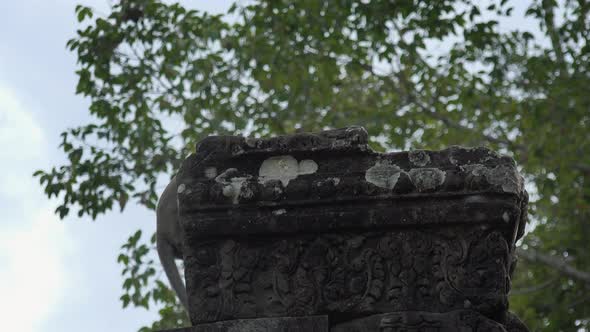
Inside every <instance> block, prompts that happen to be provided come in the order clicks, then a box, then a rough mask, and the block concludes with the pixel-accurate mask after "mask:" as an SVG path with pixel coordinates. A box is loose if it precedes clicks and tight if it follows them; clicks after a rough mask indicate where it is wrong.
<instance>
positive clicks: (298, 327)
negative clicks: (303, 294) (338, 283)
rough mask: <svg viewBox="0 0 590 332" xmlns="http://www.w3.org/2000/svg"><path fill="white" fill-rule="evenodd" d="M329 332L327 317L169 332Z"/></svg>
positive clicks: (261, 320) (264, 320)
mask: <svg viewBox="0 0 590 332" xmlns="http://www.w3.org/2000/svg"><path fill="white" fill-rule="evenodd" d="M300 331H305V332H328V331H329V327H328V317H327V316H311V317H277V318H257V319H237V320H231V321H222V322H216V323H208V324H199V325H196V326H193V327H186V328H181V329H175V330H169V332H300Z"/></svg>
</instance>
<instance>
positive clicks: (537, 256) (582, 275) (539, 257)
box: [516, 248, 590, 283]
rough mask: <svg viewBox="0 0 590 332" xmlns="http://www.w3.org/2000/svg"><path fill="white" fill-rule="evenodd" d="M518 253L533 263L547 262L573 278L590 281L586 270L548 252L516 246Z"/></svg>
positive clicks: (546, 263)
mask: <svg viewBox="0 0 590 332" xmlns="http://www.w3.org/2000/svg"><path fill="white" fill-rule="evenodd" d="M516 254H517V255H518V256H519V257H522V258H524V259H526V260H527V261H529V262H531V263H542V264H545V265H547V266H549V267H551V268H553V269H555V270H557V271H559V272H560V273H561V274H562V275H565V276H568V277H570V278H573V279H577V280H580V281H583V282H587V283H590V273H589V272H585V271H580V270H578V269H576V268H575V267H573V266H571V265H569V264H568V263H567V262H566V261H565V260H563V259H561V258H559V257H556V256H551V255H547V254H543V253H540V252H538V251H537V250H534V249H526V250H525V249H522V248H516Z"/></svg>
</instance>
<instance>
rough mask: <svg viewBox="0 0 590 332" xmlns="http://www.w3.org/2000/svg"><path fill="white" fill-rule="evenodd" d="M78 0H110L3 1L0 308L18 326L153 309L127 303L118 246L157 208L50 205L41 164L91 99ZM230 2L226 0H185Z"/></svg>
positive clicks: (213, 6)
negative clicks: (37, 175) (81, 61)
mask: <svg viewBox="0 0 590 332" xmlns="http://www.w3.org/2000/svg"><path fill="white" fill-rule="evenodd" d="M77 3H83V4H86V5H90V6H93V7H95V8H97V9H99V10H102V11H104V12H106V11H107V8H108V0H79V1H74V0H55V1H46V0H23V1H21V0H19V1H11V0H6V1H0V316H1V317H2V323H1V325H2V330H4V331H15V332H16V331H18V332H57V331H59V332H74V331H76V332H77V331H86V332H104V331H109V332H129V331H137V329H138V328H139V327H140V326H142V325H145V324H147V323H150V322H151V321H152V320H153V319H154V318H155V317H156V314H155V313H154V312H147V311H145V310H134V309H126V310H123V309H121V303H120V301H119V296H120V295H121V284H122V279H121V277H120V267H119V266H118V265H117V263H116V257H117V255H118V253H119V247H120V246H121V244H123V243H124V242H125V240H126V238H127V237H128V236H129V235H130V234H131V232H133V231H135V230H137V229H138V228H142V229H143V230H145V232H146V233H147V234H151V232H153V231H154V230H155V217H154V214H153V212H151V211H148V210H147V209H145V208H143V207H139V206H133V205H130V206H128V208H127V209H126V210H125V212H124V213H122V214H121V213H119V212H118V211H115V212H111V213H108V214H107V215H104V216H101V217H99V218H98V220H97V221H96V222H91V220H89V219H88V218H86V217H85V218H81V219H80V218H77V217H76V216H71V217H68V218H66V220H64V221H59V220H58V218H57V217H55V216H54V214H53V212H52V211H53V209H54V208H55V206H56V202H55V201H48V200H47V199H46V198H45V196H44V195H43V193H42V188H41V187H40V186H39V184H38V182H37V181H36V180H34V179H32V178H31V174H32V173H33V171H34V170H36V169H39V168H42V169H48V168H49V167H51V166H53V165H59V164H61V163H62V162H63V161H64V156H63V155H62V153H61V151H60V150H59V149H58V144H59V138H60V137H59V134H60V132H61V131H62V130H63V129H65V128H66V127H71V126H76V125H79V124H82V123H85V122H87V121H88V119H89V117H88V111H87V106H88V101H86V100H84V99H83V98H82V97H80V96H76V95H75V94H74V91H75V85H76V76H75V74H74V71H75V69H76V65H75V61H76V59H75V57H74V54H72V53H70V52H68V51H67V50H66V48H65V44H66V41H67V40H68V39H69V38H71V37H72V36H73V35H74V33H75V30H76V28H77V22H76V20H75V15H74V7H75V5H76V4H77ZM183 3H184V4H185V5H186V6H187V7H191V8H198V9H203V10H209V11H213V12H220V11H225V10H226V9H227V8H228V7H229V4H230V1H229V0H223V1H196V0H193V1H190V0H187V1H184V2H183Z"/></svg>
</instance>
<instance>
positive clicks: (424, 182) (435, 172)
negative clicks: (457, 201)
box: [409, 168, 446, 191]
mask: <svg viewBox="0 0 590 332" xmlns="http://www.w3.org/2000/svg"><path fill="white" fill-rule="evenodd" d="M409 174H410V180H412V183H413V184H414V186H416V189H418V191H426V190H432V189H436V187H438V186H440V185H441V184H443V183H444V182H445V176H446V174H445V172H444V171H441V170H440V169H438V168H413V169H411V170H410V172H409Z"/></svg>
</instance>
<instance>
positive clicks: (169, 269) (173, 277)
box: [156, 239, 189, 314]
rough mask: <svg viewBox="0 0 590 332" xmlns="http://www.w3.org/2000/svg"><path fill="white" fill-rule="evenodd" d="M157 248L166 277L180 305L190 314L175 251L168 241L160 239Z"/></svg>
mask: <svg viewBox="0 0 590 332" xmlns="http://www.w3.org/2000/svg"><path fill="white" fill-rule="evenodd" d="M156 246H157V248H158V256H159V257H160V262H161V263H162V267H163V268H164V272H165V273H166V277H168V281H169V282H170V285H171V286H172V289H173V290H174V292H176V295H177V296H178V299H180V303H182V306H183V307H184V310H185V311H186V313H187V314H188V312H189V311H188V298H187V295H186V288H185V286H184V283H183V282H182V278H180V273H179V272H178V266H176V262H175V261H174V249H173V248H172V246H171V245H170V243H168V242H167V241H161V240H160V239H157V243H156Z"/></svg>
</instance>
